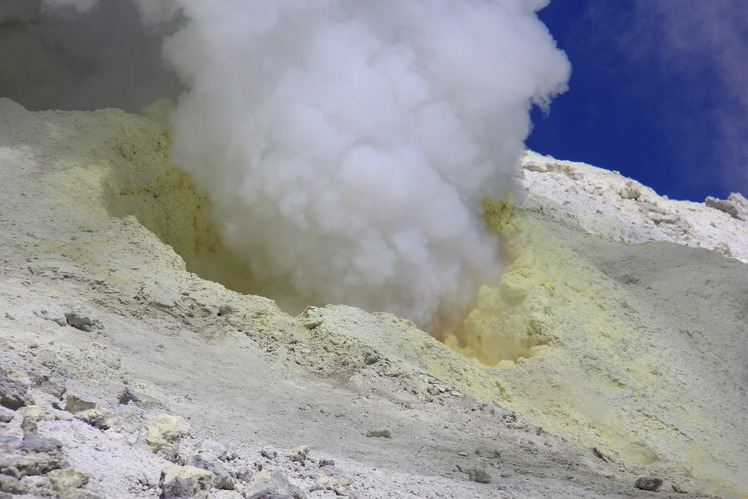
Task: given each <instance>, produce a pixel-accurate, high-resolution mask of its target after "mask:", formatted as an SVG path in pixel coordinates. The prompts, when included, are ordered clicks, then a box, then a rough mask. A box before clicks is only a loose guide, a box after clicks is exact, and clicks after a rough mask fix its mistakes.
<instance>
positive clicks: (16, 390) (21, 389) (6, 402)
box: [0, 373, 31, 411]
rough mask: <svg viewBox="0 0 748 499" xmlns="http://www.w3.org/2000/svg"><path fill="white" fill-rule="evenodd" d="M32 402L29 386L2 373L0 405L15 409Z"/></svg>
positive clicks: (0, 377)
mask: <svg viewBox="0 0 748 499" xmlns="http://www.w3.org/2000/svg"><path fill="white" fill-rule="evenodd" d="M30 403H31V399H30V398H29V395H28V387H27V386H26V385H24V384H23V383H21V382H19V381H15V380H12V379H10V378H9V377H8V376H7V375H5V374H3V373H0V405H2V406H3V407H7V408H8V409H11V410H14V411H15V410H16V409H20V408H21V407H23V406H25V405H28V404H30Z"/></svg>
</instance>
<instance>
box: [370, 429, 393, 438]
mask: <svg viewBox="0 0 748 499" xmlns="http://www.w3.org/2000/svg"><path fill="white" fill-rule="evenodd" d="M366 436H367V437H377V438H392V433H390V430H369V431H367V432H366Z"/></svg>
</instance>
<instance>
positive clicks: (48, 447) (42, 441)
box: [21, 433, 62, 454]
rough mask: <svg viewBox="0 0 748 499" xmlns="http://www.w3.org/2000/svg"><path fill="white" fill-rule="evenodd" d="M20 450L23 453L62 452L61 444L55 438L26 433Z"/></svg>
mask: <svg viewBox="0 0 748 499" xmlns="http://www.w3.org/2000/svg"><path fill="white" fill-rule="evenodd" d="M21 449H23V451H25V452H47V453H50V454H54V453H58V452H60V451H61V450H62V442H60V441H59V440H57V439H56V438H50V437H42V436H40V435H36V434H34V433H26V434H25V435H24V436H23V441H22V442H21Z"/></svg>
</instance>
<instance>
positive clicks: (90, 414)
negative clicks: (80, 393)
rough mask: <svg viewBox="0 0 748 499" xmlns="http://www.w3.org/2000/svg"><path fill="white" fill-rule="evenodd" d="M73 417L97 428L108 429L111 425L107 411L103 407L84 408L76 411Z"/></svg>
mask: <svg viewBox="0 0 748 499" xmlns="http://www.w3.org/2000/svg"><path fill="white" fill-rule="evenodd" d="M75 418H76V419H79V420H81V421H83V422H85V423H88V424H90V425H91V426H93V427H94V428H97V429H99V430H108V429H109V428H110V427H111V425H110V424H109V418H108V417H107V411H105V410H103V409H86V410H85V411H81V412H79V413H77V414H76V415H75Z"/></svg>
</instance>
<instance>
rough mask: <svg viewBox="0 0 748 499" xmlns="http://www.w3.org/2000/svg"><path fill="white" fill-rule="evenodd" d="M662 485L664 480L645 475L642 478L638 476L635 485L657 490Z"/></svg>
mask: <svg viewBox="0 0 748 499" xmlns="http://www.w3.org/2000/svg"><path fill="white" fill-rule="evenodd" d="M661 485H662V480H660V479H659V478H655V477H651V476H645V477H641V478H637V479H636V482H634V486H635V487H636V488H637V489H641V490H652V491H656V490H657V489H659V488H660V486H661Z"/></svg>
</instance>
